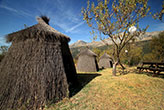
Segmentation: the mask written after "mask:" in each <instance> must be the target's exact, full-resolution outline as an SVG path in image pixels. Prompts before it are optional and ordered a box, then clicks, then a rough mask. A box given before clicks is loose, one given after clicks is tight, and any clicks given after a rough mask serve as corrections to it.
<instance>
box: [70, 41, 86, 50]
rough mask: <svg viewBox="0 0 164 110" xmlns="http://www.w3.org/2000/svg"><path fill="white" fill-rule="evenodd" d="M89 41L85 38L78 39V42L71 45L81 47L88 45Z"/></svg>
mask: <svg viewBox="0 0 164 110" xmlns="http://www.w3.org/2000/svg"><path fill="white" fill-rule="evenodd" d="M86 44H87V42H85V41H83V40H78V41H77V42H75V43H73V44H71V45H70V47H71V48H74V47H81V46H86Z"/></svg>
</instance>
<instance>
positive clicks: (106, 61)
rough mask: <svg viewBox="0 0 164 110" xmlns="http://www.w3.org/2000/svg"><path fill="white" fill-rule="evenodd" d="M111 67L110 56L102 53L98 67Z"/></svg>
mask: <svg viewBox="0 0 164 110" xmlns="http://www.w3.org/2000/svg"><path fill="white" fill-rule="evenodd" d="M111 67H113V64H112V57H110V56H109V55H108V54H107V53H104V55H102V56H101V57H100V60H99V68H101V69H104V68H111Z"/></svg>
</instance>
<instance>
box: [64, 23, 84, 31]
mask: <svg viewBox="0 0 164 110" xmlns="http://www.w3.org/2000/svg"><path fill="white" fill-rule="evenodd" d="M82 24H84V21H82V22H80V23H78V24H77V25H75V26H73V27H71V28H70V29H68V30H66V32H71V31H73V30H75V29H76V28H78V27H79V26H81V25H82Z"/></svg>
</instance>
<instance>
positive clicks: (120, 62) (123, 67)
mask: <svg viewBox="0 0 164 110" xmlns="http://www.w3.org/2000/svg"><path fill="white" fill-rule="evenodd" d="M119 64H120V66H121V67H122V70H124V69H125V67H124V65H122V63H121V62H119Z"/></svg>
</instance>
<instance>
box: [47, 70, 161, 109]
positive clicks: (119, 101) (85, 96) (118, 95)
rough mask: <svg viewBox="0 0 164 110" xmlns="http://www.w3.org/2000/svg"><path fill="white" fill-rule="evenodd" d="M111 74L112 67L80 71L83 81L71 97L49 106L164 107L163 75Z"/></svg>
mask: <svg viewBox="0 0 164 110" xmlns="http://www.w3.org/2000/svg"><path fill="white" fill-rule="evenodd" d="M135 72H136V70H134V67H133V68H128V74H126V75H118V76H116V77H114V76H112V69H105V70H103V71H101V72H97V73H78V79H79V82H80V84H81V86H79V88H78V89H77V90H76V91H75V92H74V93H73V92H72V97H71V98H70V99H67V98H66V99H64V100H62V101H60V102H58V103H56V104H52V105H51V106H50V107H49V108H48V107H47V110H164V79H163V78H158V77H152V75H150V76H148V75H146V74H136V73H135Z"/></svg>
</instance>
